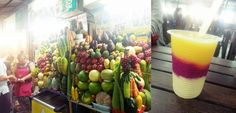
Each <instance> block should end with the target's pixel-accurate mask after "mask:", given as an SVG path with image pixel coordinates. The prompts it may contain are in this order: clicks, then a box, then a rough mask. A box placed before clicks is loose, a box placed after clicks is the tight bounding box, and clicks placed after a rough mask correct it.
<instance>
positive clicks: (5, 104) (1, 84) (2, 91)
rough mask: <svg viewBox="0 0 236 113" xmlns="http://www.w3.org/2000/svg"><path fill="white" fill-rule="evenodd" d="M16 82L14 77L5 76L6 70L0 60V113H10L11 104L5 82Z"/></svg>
mask: <svg viewBox="0 0 236 113" xmlns="http://www.w3.org/2000/svg"><path fill="white" fill-rule="evenodd" d="M8 80H9V81H16V77H15V76H14V75H9V76H7V68H6V66H5V64H4V62H3V60H2V59H0V113H10V111H11V102H10V92H9V88H8V85H7V81H8Z"/></svg>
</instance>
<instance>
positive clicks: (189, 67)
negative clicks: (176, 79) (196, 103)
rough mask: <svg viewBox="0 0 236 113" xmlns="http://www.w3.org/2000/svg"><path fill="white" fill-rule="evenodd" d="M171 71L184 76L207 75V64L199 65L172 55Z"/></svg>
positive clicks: (196, 76) (197, 76)
mask: <svg viewBox="0 0 236 113" xmlns="http://www.w3.org/2000/svg"><path fill="white" fill-rule="evenodd" d="M172 61H173V67H172V68H173V71H174V73H175V74H176V75H177V76H182V77H185V78H190V79H192V78H199V77H203V76H206V75H207V72H208V68H209V65H210V64H209V65H206V66H199V65H196V64H193V63H190V62H187V61H184V60H182V59H179V58H178V57H176V56H175V55H172Z"/></svg>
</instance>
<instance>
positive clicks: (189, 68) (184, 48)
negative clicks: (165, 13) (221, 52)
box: [168, 30, 219, 99]
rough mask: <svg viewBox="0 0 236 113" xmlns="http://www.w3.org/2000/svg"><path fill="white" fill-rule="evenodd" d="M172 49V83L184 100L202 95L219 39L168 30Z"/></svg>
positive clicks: (196, 33) (195, 33)
mask: <svg viewBox="0 0 236 113" xmlns="http://www.w3.org/2000/svg"><path fill="white" fill-rule="evenodd" d="M168 33H169V34H170V35H171V48H172V68H173V70H172V83H173V90H174V92H175V94H176V95H177V96H179V97H181V98H184V99H192V98H196V97H197V96H199V95H200V93H201V91H202V89H203V86H204V83H205V80H206V75H207V72H208V68H209V65H210V63H211V59H212V57H213V55H214V52H215V48H216V46H217V43H218V41H219V37H217V36H213V35H208V34H201V33H198V32H193V31H184V30H168Z"/></svg>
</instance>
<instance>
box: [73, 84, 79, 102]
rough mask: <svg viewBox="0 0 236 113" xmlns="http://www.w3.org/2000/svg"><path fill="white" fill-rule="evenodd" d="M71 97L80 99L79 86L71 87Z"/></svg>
mask: <svg viewBox="0 0 236 113" xmlns="http://www.w3.org/2000/svg"><path fill="white" fill-rule="evenodd" d="M71 99H72V100H73V101H78V100H79V94H78V88H77V87H74V86H72V87H71Z"/></svg>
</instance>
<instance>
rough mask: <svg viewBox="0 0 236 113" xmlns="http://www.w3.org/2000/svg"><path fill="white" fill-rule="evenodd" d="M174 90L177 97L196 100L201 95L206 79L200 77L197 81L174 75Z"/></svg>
mask: <svg viewBox="0 0 236 113" xmlns="http://www.w3.org/2000/svg"><path fill="white" fill-rule="evenodd" d="M172 75H173V76H172V80H173V90H174V92H175V94H176V95H178V96H179V97H181V98H184V99H192V98H196V97H197V96H199V95H200V93H201V91H202V88H203V86H204V82H205V80H206V77H205V76H204V77H199V78H195V79H188V78H184V77H182V76H177V75H176V74H175V73H173V74H172Z"/></svg>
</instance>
